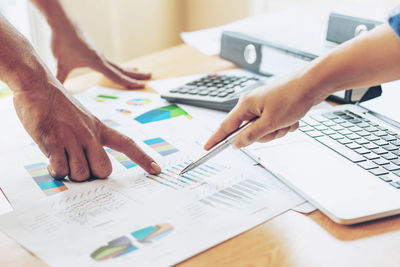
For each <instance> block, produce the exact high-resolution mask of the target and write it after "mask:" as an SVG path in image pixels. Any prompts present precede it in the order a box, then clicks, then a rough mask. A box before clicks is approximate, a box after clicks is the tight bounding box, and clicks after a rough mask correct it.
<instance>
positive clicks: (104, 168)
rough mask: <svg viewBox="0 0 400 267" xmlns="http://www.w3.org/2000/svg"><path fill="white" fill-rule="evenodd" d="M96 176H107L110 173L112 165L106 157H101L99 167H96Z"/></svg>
mask: <svg viewBox="0 0 400 267" xmlns="http://www.w3.org/2000/svg"><path fill="white" fill-rule="evenodd" d="M95 171H96V177H97V178H100V179H104V178H107V177H108V176H110V174H111V173H112V166H111V163H110V160H109V159H108V158H103V159H101V162H100V168H99V169H96V170H95Z"/></svg>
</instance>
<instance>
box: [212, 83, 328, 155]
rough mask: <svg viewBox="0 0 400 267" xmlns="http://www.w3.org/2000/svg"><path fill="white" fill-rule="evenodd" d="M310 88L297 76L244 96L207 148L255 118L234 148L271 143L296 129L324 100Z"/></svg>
mask: <svg viewBox="0 0 400 267" xmlns="http://www.w3.org/2000/svg"><path fill="white" fill-rule="evenodd" d="M310 89H311V88H308V87H307V86H305V83H304V80H302V79H301V78H299V77H297V76H295V77H294V78H292V79H285V80H281V81H279V82H278V83H275V84H271V85H267V86H263V87H260V88H258V89H255V90H253V91H251V92H249V93H247V94H245V95H243V96H242V97H241V98H240V100H239V102H238V104H237V105H236V106H235V108H234V109H233V110H232V111H231V112H230V113H229V115H228V117H227V118H226V119H225V120H224V122H223V123H222V124H221V126H220V127H219V129H218V130H217V131H216V132H215V133H214V134H213V135H212V136H211V137H210V139H209V140H208V141H207V143H206V144H205V145H204V148H205V149H206V150H209V149H211V148H212V147H213V146H215V145H216V144H217V143H218V142H220V141H221V140H222V139H224V138H225V137H226V136H227V135H229V134H230V133H232V132H233V131H234V130H236V129H237V128H238V127H240V125H241V124H242V123H243V122H245V121H248V120H251V119H252V118H254V117H259V118H258V119H257V120H256V121H255V122H254V123H253V124H252V125H250V126H249V127H247V128H246V129H244V130H243V132H241V133H240V134H238V136H237V137H236V140H235V144H234V146H235V147H237V148H241V147H245V146H248V145H250V144H252V143H253V142H268V141H271V140H273V139H275V138H279V137H282V136H284V135H286V134H287V133H288V132H291V131H294V130H296V129H297V128H298V126H299V123H298V121H299V120H300V119H301V118H302V117H303V116H304V115H305V114H306V113H307V111H308V110H309V109H310V108H311V107H312V106H313V105H315V104H317V103H319V102H321V101H322V100H323V99H324V98H325V97H324V96H322V97H318V96H316V95H315V93H316V92H312V90H310ZM309 92H310V93H309Z"/></svg>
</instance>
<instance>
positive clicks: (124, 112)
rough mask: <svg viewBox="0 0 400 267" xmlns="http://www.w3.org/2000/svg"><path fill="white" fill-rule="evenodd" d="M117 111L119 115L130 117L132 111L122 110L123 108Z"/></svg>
mask: <svg viewBox="0 0 400 267" xmlns="http://www.w3.org/2000/svg"><path fill="white" fill-rule="evenodd" d="M117 111H118V112H119V113H122V114H124V115H130V114H131V113H132V111H130V110H128V109H123V108H121V109H117Z"/></svg>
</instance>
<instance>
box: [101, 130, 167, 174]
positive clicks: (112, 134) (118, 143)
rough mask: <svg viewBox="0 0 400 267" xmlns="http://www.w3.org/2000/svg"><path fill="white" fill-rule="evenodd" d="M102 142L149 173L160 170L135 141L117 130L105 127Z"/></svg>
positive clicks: (155, 172)
mask: <svg viewBox="0 0 400 267" xmlns="http://www.w3.org/2000/svg"><path fill="white" fill-rule="evenodd" d="M103 144H104V145H105V146H107V147H109V148H111V149H114V150H117V151H119V152H122V153H124V154H125V155H126V156H128V157H129V158H130V159H131V160H133V161H134V162H136V163H137V164H138V165H139V166H140V167H142V168H143V169H144V170H146V171H147V172H148V173H150V174H158V173H160V172H161V168H160V166H159V165H158V164H157V163H156V162H155V161H154V159H152V158H151V157H150V156H149V155H147V154H146V153H145V152H144V151H143V150H142V149H141V148H140V147H139V146H138V145H136V143H135V142H134V141H133V140H132V139H131V138H129V137H127V136H125V135H123V134H120V133H119V132H117V131H115V130H113V129H111V128H107V127H106V128H105V130H104V133H103Z"/></svg>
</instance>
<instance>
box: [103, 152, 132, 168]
mask: <svg viewBox="0 0 400 267" xmlns="http://www.w3.org/2000/svg"><path fill="white" fill-rule="evenodd" d="M106 151H107V152H108V153H110V155H112V156H113V157H114V158H115V159H116V160H117V161H118V162H119V163H121V164H122V165H123V166H124V167H125V168H127V169H130V168H133V167H136V166H137V164H136V163H135V162H133V161H132V160H130V159H129V158H128V157H127V156H126V155H125V154H123V153H121V152H118V151H115V150H113V149H111V148H106Z"/></svg>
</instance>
